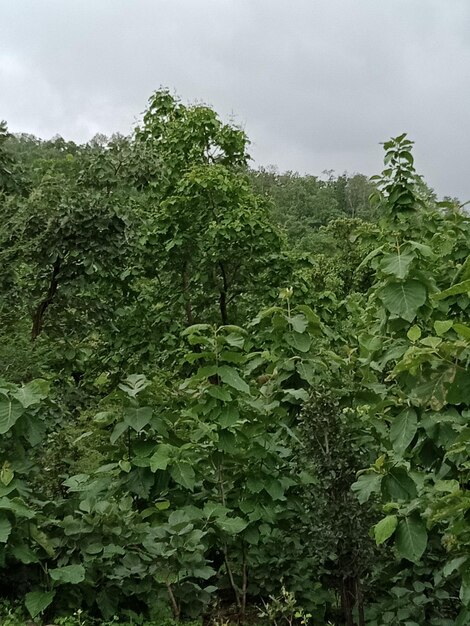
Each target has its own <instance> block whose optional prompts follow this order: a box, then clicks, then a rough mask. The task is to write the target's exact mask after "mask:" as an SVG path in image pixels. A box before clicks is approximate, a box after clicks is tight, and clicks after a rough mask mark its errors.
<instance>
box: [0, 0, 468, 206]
mask: <svg viewBox="0 0 470 626" xmlns="http://www.w3.org/2000/svg"><path fill="white" fill-rule="evenodd" d="M0 5H1V6H0V9H1V11H0V15H1V17H0V119H2V118H4V119H6V120H7V122H8V124H9V127H10V129H11V130H13V131H15V132H16V131H24V132H30V133H34V134H36V135H38V136H40V137H43V138H49V137H51V136H53V135H55V134H57V133H59V134H61V135H63V136H64V137H65V138H68V139H75V140H80V141H86V140H88V139H90V138H91V137H92V136H93V135H94V134H95V133H97V132H103V133H106V134H110V133H112V132H114V131H121V132H124V133H128V132H129V131H130V130H131V128H132V126H133V125H134V124H135V122H136V120H137V119H138V117H139V114H140V113H141V112H142V111H143V109H144V108H145V105H146V102H147V100H148V98H149V96H150V94H151V93H152V91H153V90H155V89H157V88H158V87H159V86H165V87H169V88H170V89H171V90H173V91H175V92H176V93H178V94H179V95H180V96H181V97H182V98H183V99H184V100H189V101H204V102H206V103H208V104H211V105H213V106H214V107H215V108H216V109H217V111H218V112H219V113H220V114H221V115H222V116H223V117H224V118H225V119H227V118H228V117H230V116H233V117H234V119H235V120H236V121H237V123H239V124H241V125H242V126H243V127H244V128H245V130H246V131H247V133H248V135H249V136H250V138H251V141H252V146H251V154H252V155H253V157H254V158H255V163H256V164H260V165H269V164H275V165H277V166H278V167H279V168H280V169H281V170H286V169H290V170H298V171H300V172H302V173H303V172H309V173H312V174H320V173H321V172H322V171H323V170H329V169H333V170H335V171H336V172H337V173H341V172H343V171H344V170H347V171H349V172H362V173H365V174H368V175H369V174H373V173H376V172H377V171H380V170H381V168H382V148H381V146H380V145H379V142H380V141H384V140H386V139H387V138H388V137H390V136H391V135H397V134H400V133H401V132H404V131H407V132H408V133H409V135H410V137H411V138H412V139H414V140H415V141H416V150H415V155H416V160H417V168H418V170H419V171H420V173H423V174H424V176H425V178H426V180H427V181H428V183H429V184H430V185H431V186H432V187H434V188H435V189H436V190H437V191H438V193H439V194H441V195H456V196H458V197H460V198H461V200H462V201H463V200H467V199H470V2H469V1H468V0H290V1H289V0H0Z"/></svg>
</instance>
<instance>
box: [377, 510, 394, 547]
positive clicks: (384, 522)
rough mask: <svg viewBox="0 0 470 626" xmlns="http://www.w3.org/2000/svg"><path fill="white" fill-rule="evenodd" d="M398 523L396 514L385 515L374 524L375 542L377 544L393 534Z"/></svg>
mask: <svg viewBox="0 0 470 626" xmlns="http://www.w3.org/2000/svg"><path fill="white" fill-rule="evenodd" d="M397 524H398V518H397V516H396V515H387V517H384V518H383V519H381V520H380V522H378V523H377V524H376V525H375V526H374V537H375V542H376V543H377V545H378V546H380V544H382V543H384V541H387V539H389V537H391V536H392V535H393V533H394V532H395V529H396V527H397Z"/></svg>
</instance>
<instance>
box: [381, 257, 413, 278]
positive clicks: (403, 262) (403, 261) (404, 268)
mask: <svg viewBox="0 0 470 626" xmlns="http://www.w3.org/2000/svg"><path fill="white" fill-rule="evenodd" d="M413 259H414V255H413V254H410V253H406V254H400V252H397V253H396V254H385V255H384V257H383V258H382V261H381V263H380V269H381V270H382V271H383V272H384V273H385V274H392V275H393V276H396V277H397V278H400V279H402V278H406V276H407V274H408V271H409V269H410V265H411V263H412V262H413Z"/></svg>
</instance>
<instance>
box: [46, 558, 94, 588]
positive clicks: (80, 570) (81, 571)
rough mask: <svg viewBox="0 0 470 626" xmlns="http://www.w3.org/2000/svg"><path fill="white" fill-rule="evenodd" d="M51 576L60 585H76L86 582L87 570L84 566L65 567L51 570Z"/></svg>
mask: <svg viewBox="0 0 470 626" xmlns="http://www.w3.org/2000/svg"><path fill="white" fill-rule="evenodd" d="M49 576H50V577H51V578H52V580H55V581H56V582H58V583H70V584H72V585H76V584H78V583H81V582H83V581H84V580H85V568H84V567H83V565H81V564H79V563H76V564H75V565H65V566H64V567H57V568H55V569H51V570H49Z"/></svg>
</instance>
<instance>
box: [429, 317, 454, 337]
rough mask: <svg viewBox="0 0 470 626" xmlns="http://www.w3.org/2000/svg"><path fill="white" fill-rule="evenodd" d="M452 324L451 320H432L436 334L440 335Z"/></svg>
mask: <svg viewBox="0 0 470 626" xmlns="http://www.w3.org/2000/svg"><path fill="white" fill-rule="evenodd" d="M452 326H453V322H452V320H442V321H440V320H436V321H435V322H434V330H435V331H436V335H438V336H439V337H442V335H445V334H446V332H447V331H448V330H450V329H451V328H452Z"/></svg>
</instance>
